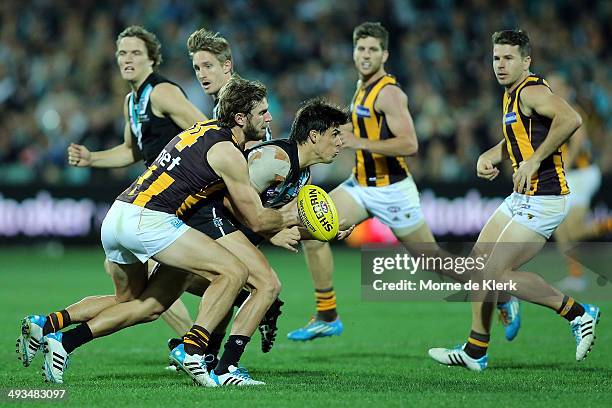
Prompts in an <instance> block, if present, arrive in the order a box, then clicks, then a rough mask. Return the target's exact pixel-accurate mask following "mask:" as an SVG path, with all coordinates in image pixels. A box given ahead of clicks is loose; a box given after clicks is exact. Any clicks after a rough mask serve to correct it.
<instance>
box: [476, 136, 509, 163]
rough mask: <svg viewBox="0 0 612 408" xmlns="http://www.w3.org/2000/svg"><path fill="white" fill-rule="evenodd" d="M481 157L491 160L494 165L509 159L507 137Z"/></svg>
mask: <svg viewBox="0 0 612 408" xmlns="http://www.w3.org/2000/svg"><path fill="white" fill-rule="evenodd" d="M480 157H481V158H482V159H484V160H490V161H491V164H493V165H494V166H495V165H497V164H499V163H501V162H502V161H504V160H506V159H508V157H509V156H508V149H507V148H506V139H502V141H501V142H499V143H498V144H496V145H495V146H493V147H492V148H490V149H489V150H487V151H486V152H484V153H482V154H481V155H480Z"/></svg>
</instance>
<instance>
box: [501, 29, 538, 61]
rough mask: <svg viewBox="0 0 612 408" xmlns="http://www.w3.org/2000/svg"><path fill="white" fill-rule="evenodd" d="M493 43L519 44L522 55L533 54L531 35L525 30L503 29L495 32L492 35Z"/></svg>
mask: <svg viewBox="0 0 612 408" xmlns="http://www.w3.org/2000/svg"><path fill="white" fill-rule="evenodd" d="M491 41H492V42H493V45H495V44H509V45H518V47H519V51H520V52H521V57H526V56H528V55H531V43H530V41H529V36H528V35H527V33H526V32H525V31H523V30H503V31H497V32H495V33H493V35H492V36H491Z"/></svg>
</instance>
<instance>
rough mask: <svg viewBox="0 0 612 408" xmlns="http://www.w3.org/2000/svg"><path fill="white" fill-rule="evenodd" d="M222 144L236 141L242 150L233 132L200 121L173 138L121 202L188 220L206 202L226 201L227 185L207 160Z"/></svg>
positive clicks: (215, 123) (123, 194)
mask: <svg viewBox="0 0 612 408" xmlns="http://www.w3.org/2000/svg"><path fill="white" fill-rule="evenodd" d="M219 142H232V143H233V144H234V145H235V146H236V148H238V149H239V150H242V149H240V147H239V146H238V144H237V142H236V139H235V138H234V136H233V135H232V132H231V130H230V129H226V128H222V127H219V126H218V125H217V121H216V120H209V121H205V122H197V123H196V124H195V125H193V126H192V127H191V128H189V129H186V130H185V131H183V132H181V133H179V134H178V135H177V136H176V137H175V138H174V139H172V140H171V141H170V142H169V143H168V144H167V145H166V147H165V148H164V149H163V150H162V151H161V153H160V154H159V156H158V157H157V159H155V161H154V162H153V163H152V164H151V165H150V166H149V168H148V169H147V170H146V171H145V172H144V173H143V174H142V175H141V176H140V177H138V179H137V180H136V181H135V182H134V183H132V185H131V186H130V187H128V188H127V189H126V190H125V191H124V192H123V193H121V195H120V196H119V197H117V200H119V201H124V202H127V203H131V204H135V205H138V206H141V207H145V208H148V209H151V210H155V211H161V212H165V213H170V214H176V215H177V216H179V217H188V216H189V215H190V214H192V213H193V212H194V211H195V209H196V208H199V207H200V206H201V205H204V204H205V203H206V202H208V201H210V200H216V199H222V198H223V195H224V194H225V192H226V187H225V183H224V182H223V179H222V178H221V177H219V176H218V175H217V173H215V171H214V170H213V168H212V167H211V166H210V164H208V160H207V159H206V154H207V153H208V151H209V150H210V148H211V147H213V146H214V145H215V144H217V143H219Z"/></svg>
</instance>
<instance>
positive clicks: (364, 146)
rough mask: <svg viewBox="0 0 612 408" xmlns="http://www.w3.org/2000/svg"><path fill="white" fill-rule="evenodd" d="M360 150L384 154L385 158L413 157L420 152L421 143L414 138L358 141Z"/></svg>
mask: <svg viewBox="0 0 612 408" xmlns="http://www.w3.org/2000/svg"><path fill="white" fill-rule="evenodd" d="M356 147H357V148H358V149H361V150H367V151H369V152H370V153H377V154H382V155H384V156H391V157H395V156H412V155H415V154H416V153H417V152H418V151H419V143H418V142H417V141H416V138H414V141H411V140H410V139H408V138H398V137H394V138H391V139H387V140H369V139H358V144H357V146H356Z"/></svg>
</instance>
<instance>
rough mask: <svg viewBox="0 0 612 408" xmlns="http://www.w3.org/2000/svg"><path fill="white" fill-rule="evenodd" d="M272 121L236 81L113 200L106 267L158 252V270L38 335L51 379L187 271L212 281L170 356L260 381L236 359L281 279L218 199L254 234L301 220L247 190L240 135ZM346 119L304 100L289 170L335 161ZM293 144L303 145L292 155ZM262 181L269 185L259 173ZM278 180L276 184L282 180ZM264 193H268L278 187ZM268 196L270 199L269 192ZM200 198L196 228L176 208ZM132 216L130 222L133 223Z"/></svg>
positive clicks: (160, 300) (258, 90)
mask: <svg viewBox="0 0 612 408" xmlns="http://www.w3.org/2000/svg"><path fill="white" fill-rule="evenodd" d="M249 98H252V99H249ZM262 98H263V99H262ZM245 104H246V105H245ZM250 105H253V107H252V108H249V106H250ZM244 111H247V112H249V113H248V114H244V113H243V112H244ZM229 118H232V119H231V120H232V122H230V123H233V124H234V125H233V126H231V127H230V126H229V125H227V124H226V123H227V122H226V120H229ZM270 120H271V117H270V116H269V113H268V112H267V104H266V100H265V88H264V87H263V86H262V85H260V84H258V83H254V82H251V81H246V80H243V79H240V78H237V77H236V78H233V79H232V80H230V83H228V84H227V85H226V87H225V88H224V93H223V94H222V96H221V98H220V120H219V122H216V121H209V122H200V123H198V124H196V125H195V126H194V127H193V128H191V129H189V130H187V131H185V132H183V133H181V134H180V135H178V136H177V137H176V138H175V139H173V140H172V141H171V142H170V143H169V144H168V145H167V146H166V147H165V149H164V150H163V151H162V153H161V154H160V155H159V156H158V158H157V159H156V160H155V162H154V163H153V164H152V165H151V166H150V167H149V169H148V170H147V172H145V173H144V174H143V175H142V176H141V177H139V179H138V180H137V181H136V182H134V183H133V185H132V186H130V187H129V188H128V189H127V190H126V191H125V192H124V193H123V194H122V195H120V196H119V197H118V199H117V201H116V202H115V204H114V205H113V207H112V208H111V210H110V211H109V214H108V215H107V217H106V218H105V222H104V223H103V229H102V241H103V245H104V248H105V252H106V253H107V256H108V259H109V260H111V262H112V266H113V267H115V268H119V269H122V270H125V271H126V274H129V273H130V272H131V271H137V270H139V269H141V268H143V267H144V266H143V264H141V263H140V262H144V261H146V259H148V258H154V259H156V260H157V261H159V262H160V268H159V269H158V270H157V272H156V273H155V274H154V275H153V276H152V278H151V279H150V281H149V282H148V284H147V286H146V288H145V290H144V292H143V293H142V294H141V295H140V296H139V297H138V298H137V299H136V300H134V301H131V302H127V303H122V304H117V305H114V306H112V307H110V308H108V309H106V310H104V311H102V312H101V313H100V314H99V315H97V316H95V317H94V318H93V319H91V320H89V321H88V322H86V323H83V324H81V325H79V326H77V327H76V328H74V329H72V330H68V331H66V332H56V333H51V334H48V335H47V336H45V337H43V338H42V339H40V341H39V343H42V344H44V354H45V375H46V376H47V378H48V379H49V380H51V381H55V382H62V381H63V372H64V370H65V368H66V362H67V360H68V355H69V353H71V352H72V351H73V350H74V349H76V348H78V347H80V346H82V345H83V344H86V343H87V342H89V341H91V340H93V339H94V338H97V337H101V336H105V335H108V334H111V333H114V332H116V331H117V330H120V329H121V328H124V327H128V326H131V325H134V324H137V323H142V322H147V321H152V320H155V319H156V318H157V317H158V316H159V314H160V313H161V312H163V311H164V310H165V309H166V308H167V307H168V306H169V305H170V304H172V302H174V300H175V299H176V298H177V297H178V296H180V294H181V293H182V292H183V291H184V290H185V288H186V287H188V286H189V284H190V283H191V281H192V278H190V277H189V276H188V275H189V274H191V275H197V276H198V277H200V278H205V279H207V280H209V281H210V285H208V287H207V288H206V293H207V294H206V296H205V297H203V300H202V305H201V308H200V313H199V315H198V318H197V319H196V324H195V325H194V326H192V328H191V329H190V330H189V332H188V333H187V334H186V335H185V336H184V339H183V342H182V343H181V344H180V345H179V346H177V347H176V348H175V349H174V350H173V351H172V353H171V356H172V358H173V359H174V360H175V362H176V363H177V364H178V365H179V366H180V367H181V368H182V370H183V371H185V372H186V373H187V374H189V375H190V376H191V377H192V378H193V379H194V380H195V381H196V382H197V383H198V384H200V385H207V386H216V385H257V384H261V382H259V381H255V380H253V379H252V378H251V377H250V376H249V374H248V372H247V371H246V370H245V369H243V368H240V367H239V366H238V361H239V359H240V355H241V354H242V352H243V351H244V348H245V347H246V344H247V343H248V342H249V339H250V336H251V334H252V332H253V331H254V330H255V329H256V327H257V324H258V322H259V321H260V320H261V317H262V316H263V314H264V313H265V311H266V310H267V308H268V306H269V305H270V304H271V302H272V301H273V300H274V299H275V298H276V295H277V294H278V291H279V290H280V284H279V283H275V282H278V279H277V278H276V276H275V274H274V273H273V271H272V270H271V269H270V268H269V265H267V262H265V258H263V255H262V254H261V253H260V252H259V251H258V250H257V249H256V248H255V247H254V246H253V245H252V244H251V243H250V242H249V241H248V240H247V239H246V237H245V236H244V235H243V234H242V232H240V231H239V230H238V229H237V228H236V226H235V225H234V224H233V222H232V220H231V218H228V217H226V216H225V210H224V209H223V207H222V202H223V197H224V196H225V194H226V193H227V194H229V198H230V201H231V204H232V208H234V209H235V210H236V212H237V214H240V218H241V219H243V220H244V221H245V223H246V225H247V226H248V227H249V228H251V229H252V230H254V231H256V232H265V231H266V230H270V231H274V230H279V229H281V227H283V226H288V225H291V224H295V223H297V219H296V214H295V210H294V207H293V206H285V207H283V209H281V212H278V211H276V210H271V209H264V208H263V206H262V202H261V199H260V198H259V197H258V196H257V193H256V192H255V191H254V190H253V189H252V187H251V186H250V180H249V179H248V171H247V167H246V166H247V163H246V161H245V159H244V157H243V156H242V152H241V151H240V150H241V149H242V148H243V146H244V143H245V142H246V140H258V139H261V138H262V137H264V135H265V127H266V126H267V124H268V123H269V121H270ZM345 122H346V114H345V113H343V112H342V111H341V110H339V109H337V108H334V107H332V106H330V105H328V104H325V103H323V102H321V101H312V102H310V103H307V104H306V105H305V106H304V107H303V108H302V109H301V110H300V111H299V112H298V115H297V117H296V120H295V122H294V126H293V129H294V130H292V137H290V142H289V143H288V144H289V145H290V146H292V147H293V148H294V149H295V150H294V151H293V152H292V158H293V159H294V161H290V163H291V164H292V166H291V170H290V171H295V170H296V169H300V168H302V169H306V168H307V167H308V165H310V164H314V163H319V162H330V161H331V160H333V158H334V157H335V156H336V155H337V154H338V151H339V148H340V141H339V138H338V133H339V128H338V127H339V126H340V125H341V124H342V123H345ZM299 145H302V148H301V149H299V151H298V149H297V146H299ZM271 147H272V145H271V144H268V145H265V146H263V149H259V151H255V152H254V155H256V153H258V152H259V153H262V156H263V154H264V153H265V151H266V150H268V149H270V148H271ZM274 149H276V148H274ZM234 151H236V152H238V153H239V154H234V153H233V152H234ZM300 153H302V155H301V156H300ZM275 156H277V157H278V156H279V155H275ZM295 159H297V160H298V161H297V162H296V161H295ZM241 161H242V164H241ZM253 161H254V162H255V161H258V160H256V159H255V158H254V160H253ZM255 167H256V166H255ZM217 174H218V176H217ZM287 176H289V173H287ZM260 181H262V182H265V177H264V178H263V179H260ZM278 181H279V180H276V182H277V184H276V185H272V187H278V186H279V185H283V183H280V184H278ZM245 183H246V184H245ZM284 185H285V186H287V185H288V184H286V183H285V184H284ZM266 191H267V192H269V193H270V192H274V188H268V189H266ZM267 195H268V196H269V197H268V198H269V199H274V198H275V197H274V194H267ZM200 203H201V204H203V206H204V208H209V211H208V212H209V214H210V218H209V222H208V223H207V224H206V225H204V224H200V226H199V227H198V229H197V230H196V229H193V228H190V227H188V226H187V225H186V224H183V222H182V221H181V220H180V219H179V218H178V217H177V214H178V215H180V216H182V217H183V216H185V217H187V219H188V213H189V212H190V210H193V209H194V208H196V207H197V206H198V204H200ZM201 208H202V207H201ZM132 219H134V220H136V221H134V222H136V224H135V225H133V226H130V223H131V221H130V220H132ZM137 220H140V221H137ZM188 222H189V221H188ZM198 230H199V231H198ZM200 231H201V232H204V233H206V235H205V234H203V233H201V232H200ZM209 236H210V238H209ZM213 239H215V241H213ZM196 248H199V249H201V250H196ZM187 255H188V256H187ZM236 256H241V257H243V259H249V265H248V266H245V265H243V264H242V263H241V262H240V261H238V258H237V257H236ZM245 282H246V284H247V285H248V286H251V287H252V288H253V292H252V294H251V296H250V297H249V299H247V301H246V302H245V303H244V304H243V305H242V307H241V309H240V311H239V313H238V315H237V316H236V319H235V320H234V323H233V326H232V333H231V335H230V337H229V339H228V343H227V344H226V347H225V352H224V353H223V355H222V356H221V359H220V360H219V363H218V365H217V367H215V368H214V370H213V371H211V372H210V376H209V374H208V372H207V371H206V368H205V361H204V359H203V355H204V353H205V352H206V347H207V342H208V339H209V336H210V334H209V333H210V331H211V330H212V329H214V326H215V324H218V322H219V321H220V320H221V319H222V318H223V316H225V314H226V313H227V310H229V308H230V307H231V305H232V304H233V301H234V298H235V296H236V294H237V292H238V290H239V289H240V287H242V286H243V285H244V283H245ZM32 337H33V335H32V333H30V336H29V338H27V339H25V340H26V341H28V342H29V343H30V344H31V340H32Z"/></svg>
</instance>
